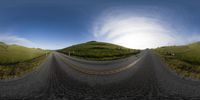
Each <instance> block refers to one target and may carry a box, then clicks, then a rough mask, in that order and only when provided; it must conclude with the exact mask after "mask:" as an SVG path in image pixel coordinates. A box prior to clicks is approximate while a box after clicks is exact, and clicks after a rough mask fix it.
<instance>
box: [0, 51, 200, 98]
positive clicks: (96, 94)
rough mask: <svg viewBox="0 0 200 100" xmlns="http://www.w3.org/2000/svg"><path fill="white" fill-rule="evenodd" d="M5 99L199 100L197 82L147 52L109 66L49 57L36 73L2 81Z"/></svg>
mask: <svg viewBox="0 0 200 100" xmlns="http://www.w3.org/2000/svg"><path fill="white" fill-rule="evenodd" d="M92 66H93V67H92ZM99 67H101V68H99ZM107 67H109V68H107ZM4 99H5V100H6V99H19V100H22V99H27V100H31V99H32V100H48V99H49V100H54V99H55V100H200V81H196V80H191V79H186V78H182V77H180V76H178V75H176V74H175V73H174V72H173V71H171V70H170V69H169V68H168V67H167V66H166V65H165V64H164V63H163V62H162V61H161V60H160V58H159V57H157V56H156V55H155V54H154V53H153V52H152V51H150V50H146V51H143V52H142V53H141V54H139V55H137V57H136V56H132V57H128V58H126V59H124V60H116V61H107V62H98V61H97V62H94V61H93V62H92V61H84V60H78V59H76V58H70V57H67V56H65V55H62V54H59V53H52V54H50V55H49V57H48V58H47V59H46V61H45V62H44V63H43V64H42V65H41V66H40V68H39V69H37V70H36V71H33V72H31V73H29V74H27V75H25V76H23V77H20V78H15V79H11V80H1V81H0V100H4Z"/></svg>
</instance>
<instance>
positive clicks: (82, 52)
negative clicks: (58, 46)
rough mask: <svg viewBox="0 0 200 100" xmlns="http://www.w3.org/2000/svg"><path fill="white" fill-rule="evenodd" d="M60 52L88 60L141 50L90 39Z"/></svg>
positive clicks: (121, 55)
mask: <svg viewBox="0 0 200 100" xmlns="http://www.w3.org/2000/svg"><path fill="white" fill-rule="evenodd" d="M59 52H62V53H64V54H67V55H70V56H76V57H79V58H84V59H88V60H113V59H119V58H122V57H127V56H130V55H133V54H137V53H139V52H140V51H139V50H134V49H129V48H125V47H122V46H118V45H114V44H110V43H104V42H96V41H90V42H86V43H82V44H78V45H73V46H71V47H68V48H64V49H62V50H59Z"/></svg>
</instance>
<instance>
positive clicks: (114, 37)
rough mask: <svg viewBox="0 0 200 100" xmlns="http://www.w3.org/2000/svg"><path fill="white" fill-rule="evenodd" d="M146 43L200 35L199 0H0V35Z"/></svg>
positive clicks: (48, 43)
mask: <svg viewBox="0 0 200 100" xmlns="http://www.w3.org/2000/svg"><path fill="white" fill-rule="evenodd" d="M93 40H95V41H103V42H109V43H114V44H118V45H122V46H124V47H128V48H134V49H145V48H156V47H161V46H167V45H184V44H188V43H193V42H197V41H200V1H199V0H0V41H2V42H5V43H7V44H18V45H23V46H27V47H34V48H43V49H52V50H55V49H61V48H65V47H67V46H71V45H74V44H77V43H82V42H87V41H93Z"/></svg>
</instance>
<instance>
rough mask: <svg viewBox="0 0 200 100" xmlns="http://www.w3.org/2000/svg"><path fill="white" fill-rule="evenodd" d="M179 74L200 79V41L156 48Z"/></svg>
mask: <svg viewBox="0 0 200 100" xmlns="http://www.w3.org/2000/svg"><path fill="white" fill-rule="evenodd" d="M155 51H156V52H157V53H158V54H160V55H161V56H162V57H163V58H164V60H165V61H166V63H167V64H169V66H170V67H171V68H173V69H175V70H176V71H177V72H178V73H179V74H182V75H184V76H186V77H193V78H199V79H200V42H197V43H192V44H189V45H183V46H167V47H161V48H157V49H156V50H155Z"/></svg>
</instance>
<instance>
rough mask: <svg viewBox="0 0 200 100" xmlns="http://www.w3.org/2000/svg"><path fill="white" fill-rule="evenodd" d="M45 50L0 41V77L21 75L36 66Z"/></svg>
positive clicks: (41, 59)
mask: <svg viewBox="0 0 200 100" xmlns="http://www.w3.org/2000/svg"><path fill="white" fill-rule="evenodd" d="M46 54H47V51H45V50H42V49H37V48H27V47H23V46H18V45H7V44H5V43H3V42H0V79H8V78H13V77H18V76H21V75H23V74H25V73H27V72H30V71H31V70H33V69H35V68H37V67H38V66H39V65H40V64H41V62H42V61H43V60H44V59H45V57H46Z"/></svg>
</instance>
